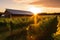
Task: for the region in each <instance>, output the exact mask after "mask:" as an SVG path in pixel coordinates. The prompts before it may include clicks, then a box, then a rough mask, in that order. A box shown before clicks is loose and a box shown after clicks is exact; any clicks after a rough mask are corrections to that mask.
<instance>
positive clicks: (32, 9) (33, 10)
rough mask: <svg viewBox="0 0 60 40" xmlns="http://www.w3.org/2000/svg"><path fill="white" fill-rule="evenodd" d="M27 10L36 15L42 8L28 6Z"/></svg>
mask: <svg viewBox="0 0 60 40" xmlns="http://www.w3.org/2000/svg"><path fill="white" fill-rule="evenodd" d="M28 11H30V12H32V13H33V14H34V15H37V14H38V13H42V8H38V7H35V6H29V7H28Z"/></svg>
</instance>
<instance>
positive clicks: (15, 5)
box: [0, 0, 60, 12]
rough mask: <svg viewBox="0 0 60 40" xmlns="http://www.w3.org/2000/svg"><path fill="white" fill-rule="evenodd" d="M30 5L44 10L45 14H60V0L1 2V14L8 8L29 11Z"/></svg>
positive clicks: (3, 0) (10, 0) (13, 0)
mask: <svg viewBox="0 0 60 40" xmlns="http://www.w3.org/2000/svg"><path fill="white" fill-rule="evenodd" d="M29 5H34V6H36V7H40V8H43V9H44V11H43V12H60V0H0V12H3V11H5V9H6V8H9V9H17V10H27V9H28V6H29Z"/></svg>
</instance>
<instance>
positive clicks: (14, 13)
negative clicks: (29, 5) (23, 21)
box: [4, 9, 33, 17]
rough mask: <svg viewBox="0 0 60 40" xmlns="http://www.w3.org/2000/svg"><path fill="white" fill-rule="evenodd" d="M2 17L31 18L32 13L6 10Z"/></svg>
mask: <svg viewBox="0 0 60 40" xmlns="http://www.w3.org/2000/svg"><path fill="white" fill-rule="evenodd" d="M4 15H5V17H19V16H31V15H33V13H32V12H29V11H24V10H14V9H6V11H5V13H4Z"/></svg>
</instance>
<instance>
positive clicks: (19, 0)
mask: <svg viewBox="0 0 60 40" xmlns="http://www.w3.org/2000/svg"><path fill="white" fill-rule="evenodd" d="M36 1H37V0H13V2H16V3H20V4H29V3H32V2H36Z"/></svg>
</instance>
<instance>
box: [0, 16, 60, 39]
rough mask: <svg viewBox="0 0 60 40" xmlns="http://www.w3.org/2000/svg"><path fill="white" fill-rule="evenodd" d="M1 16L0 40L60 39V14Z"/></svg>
mask: <svg viewBox="0 0 60 40" xmlns="http://www.w3.org/2000/svg"><path fill="white" fill-rule="evenodd" d="M36 20H37V23H36V25H35V23H34V22H35V21H34V16H28V17H26V16H23V17H11V18H0V40H53V39H54V40H60V39H59V32H60V30H59V29H60V16H51V15H50V16H37V18H36Z"/></svg>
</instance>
